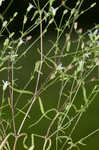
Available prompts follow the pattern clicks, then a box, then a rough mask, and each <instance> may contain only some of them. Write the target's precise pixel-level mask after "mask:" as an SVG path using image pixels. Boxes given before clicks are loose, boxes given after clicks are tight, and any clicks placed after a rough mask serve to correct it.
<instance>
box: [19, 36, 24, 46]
mask: <svg viewBox="0 0 99 150" xmlns="http://www.w3.org/2000/svg"><path fill="white" fill-rule="evenodd" d="M23 43H24V41H23V40H22V39H21V38H20V39H19V43H18V47H19V46H21V45H22V44H23Z"/></svg>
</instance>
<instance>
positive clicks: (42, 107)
mask: <svg viewBox="0 0 99 150" xmlns="http://www.w3.org/2000/svg"><path fill="white" fill-rule="evenodd" d="M39 105H40V110H41V113H42V114H43V115H44V116H45V118H47V119H49V120H50V118H49V117H48V116H47V115H46V114H45V111H44V106H43V103H42V100H41V98H40V97H39Z"/></svg>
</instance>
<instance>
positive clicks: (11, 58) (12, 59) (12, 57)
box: [9, 52, 18, 62]
mask: <svg viewBox="0 0 99 150" xmlns="http://www.w3.org/2000/svg"><path fill="white" fill-rule="evenodd" d="M9 56H10V60H11V62H13V61H15V58H16V57H17V56H18V54H17V53H15V54H13V53H10V52H9Z"/></svg>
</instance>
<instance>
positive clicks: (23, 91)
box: [10, 86, 33, 95]
mask: <svg viewBox="0 0 99 150" xmlns="http://www.w3.org/2000/svg"><path fill="white" fill-rule="evenodd" d="M10 88H11V89H13V91H15V92H17V93H21V94H29V95H33V93H32V92H31V91H27V90H20V89H16V88H13V87H12V86H10Z"/></svg>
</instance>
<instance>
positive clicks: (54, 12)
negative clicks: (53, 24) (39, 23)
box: [51, 7, 58, 16]
mask: <svg viewBox="0 0 99 150" xmlns="http://www.w3.org/2000/svg"><path fill="white" fill-rule="evenodd" d="M51 9H52V13H53V15H54V16H55V15H56V11H57V10H58V7H57V8H53V7H51Z"/></svg>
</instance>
